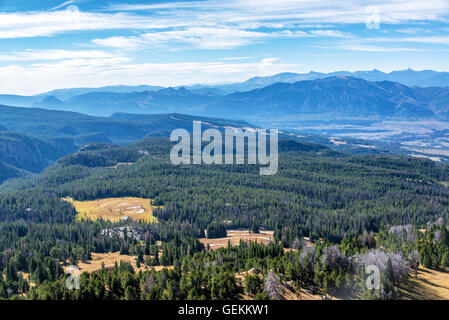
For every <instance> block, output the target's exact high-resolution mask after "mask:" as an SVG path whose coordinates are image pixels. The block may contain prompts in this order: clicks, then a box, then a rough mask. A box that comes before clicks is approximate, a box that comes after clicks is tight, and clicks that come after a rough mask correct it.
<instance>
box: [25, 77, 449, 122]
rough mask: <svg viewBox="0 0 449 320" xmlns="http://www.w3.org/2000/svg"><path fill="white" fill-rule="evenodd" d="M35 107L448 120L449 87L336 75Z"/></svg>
mask: <svg viewBox="0 0 449 320" xmlns="http://www.w3.org/2000/svg"><path fill="white" fill-rule="evenodd" d="M32 106H33V107H38V108H46V109H54V110H70V111H75V112H80V113H85V114H89V115H96V116H110V115H112V114H114V113H120V112H126V113H138V114H160V113H184V114H196V115H201V116H209V117H221V118H228V119H244V120H249V121H251V122H255V123H257V122H258V121H259V120H261V119H266V117H267V116H269V117H271V118H272V119H279V118H281V117H286V116H288V117H295V116H307V117H311V118H316V119H336V118H359V119H366V118H369V119H373V118H374V119H376V118H377V119H378V118H385V117H387V118H389V119H422V118H426V119H428V118H433V119H435V118H437V119H441V120H447V119H449V88H442V87H426V88H422V87H409V86H406V85H403V84H401V83H398V82H391V81H377V82H373V81H368V80H364V79H361V78H355V77H352V76H332V77H327V78H319V79H315V80H301V81H297V82H294V83H287V82H276V83H274V84H272V85H269V86H266V87H263V88H260V89H254V90H250V91H244V92H235V93H231V94H227V95H224V96H220V95H212V94H209V95H206V94H200V93H198V92H195V91H190V90H189V89H187V88H184V87H181V88H164V89H160V90H157V91H142V92H129V93H117V92H90V93H86V94H82V95H78V96H74V97H71V98H70V99H68V100H65V101H63V100H60V99H58V98H57V97H55V96H47V97H45V98H44V99H43V100H42V101H40V102H37V103H34V104H33V105H32Z"/></svg>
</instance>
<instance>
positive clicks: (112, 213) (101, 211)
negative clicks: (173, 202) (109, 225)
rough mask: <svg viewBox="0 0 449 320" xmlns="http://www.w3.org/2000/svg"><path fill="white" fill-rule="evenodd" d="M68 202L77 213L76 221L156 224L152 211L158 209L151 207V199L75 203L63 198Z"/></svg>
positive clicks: (110, 199)
mask: <svg viewBox="0 0 449 320" xmlns="http://www.w3.org/2000/svg"><path fill="white" fill-rule="evenodd" d="M64 200H66V201H68V202H70V203H71V204H72V205H73V206H74V207H75V209H76V211H77V212H78V215H77V219H78V220H84V219H88V220H93V221H95V220H97V219H100V218H101V219H103V220H109V221H113V222H118V221H120V220H123V219H127V218H128V219H132V220H136V221H139V220H140V221H145V222H148V223H153V222H156V223H157V222H158V221H157V218H156V217H154V216H153V209H154V208H158V207H154V206H152V205H151V199H144V198H132V197H128V198H108V199H100V200H93V201H75V200H73V199H72V198H64Z"/></svg>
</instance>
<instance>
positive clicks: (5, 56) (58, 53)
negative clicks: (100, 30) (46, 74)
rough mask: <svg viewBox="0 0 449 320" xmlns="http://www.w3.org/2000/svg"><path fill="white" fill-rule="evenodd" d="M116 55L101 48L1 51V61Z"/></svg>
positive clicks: (108, 56) (111, 56)
mask: <svg viewBox="0 0 449 320" xmlns="http://www.w3.org/2000/svg"><path fill="white" fill-rule="evenodd" d="M113 57H114V55H113V54H111V53H108V52H105V51H100V50H62V49H60V50H59V49H55V50H27V51H12V52H7V53H6V52H5V53H2V52H0V62H9V61H43V60H67V59H80V58H82V59H98V58H113Z"/></svg>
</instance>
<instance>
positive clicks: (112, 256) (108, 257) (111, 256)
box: [78, 252, 173, 273]
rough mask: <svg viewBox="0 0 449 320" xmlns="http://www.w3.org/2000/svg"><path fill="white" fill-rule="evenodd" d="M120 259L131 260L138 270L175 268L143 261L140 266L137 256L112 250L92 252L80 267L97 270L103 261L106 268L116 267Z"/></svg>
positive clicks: (90, 270)
mask: <svg viewBox="0 0 449 320" xmlns="http://www.w3.org/2000/svg"><path fill="white" fill-rule="evenodd" d="M120 261H124V262H129V263H131V265H132V266H133V268H134V270H136V272H138V271H145V270H151V269H152V268H154V269H155V270H156V271H159V270H162V269H173V266H155V267H147V266H145V265H144V264H143V263H142V264H141V267H140V268H137V266H136V257H134V256H130V255H120V252H112V253H92V260H89V261H86V262H80V263H78V267H79V268H80V271H81V272H89V273H91V272H95V271H98V270H101V266H102V263H104V267H105V269H112V268H114V265H115V263H116V262H117V264H118V265H119V266H120Z"/></svg>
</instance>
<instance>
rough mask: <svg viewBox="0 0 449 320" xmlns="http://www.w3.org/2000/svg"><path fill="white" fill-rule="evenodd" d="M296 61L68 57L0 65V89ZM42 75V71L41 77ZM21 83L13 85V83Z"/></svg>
mask: <svg viewBox="0 0 449 320" xmlns="http://www.w3.org/2000/svg"><path fill="white" fill-rule="evenodd" d="M300 68H301V66H300V65H298V64H288V63H281V62H280V61H279V60H278V59H277V58H265V59H263V60H260V61H256V62H236V61H232V62H226V61H215V62H179V63H140V64H133V63H130V62H129V61H127V60H126V59H123V58H97V59H68V60H62V61H56V62H50V63H37V64H31V65H27V66H20V65H10V66H7V67H3V68H0V83H2V86H1V90H2V91H3V92H9V93H16V94H32V93H39V92H44V91H48V90H51V89H54V88H67V87H77V86H79V84H80V83H82V84H83V86H102V85H110V84H112V85H114V84H123V83H127V84H130V85H138V84H142V83H146V84H152V83H153V84H158V85H166V86H174V85H179V84H193V83H214V82H217V79H220V81H219V82H227V81H243V80H246V79H247V77H248V74H254V75H258V76H266V75H271V74H274V73H279V72H285V71H299V69H300ZM42 75H45V77H43V76H42ZM19 82H20V83H21V85H20V86H17V83H19Z"/></svg>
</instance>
